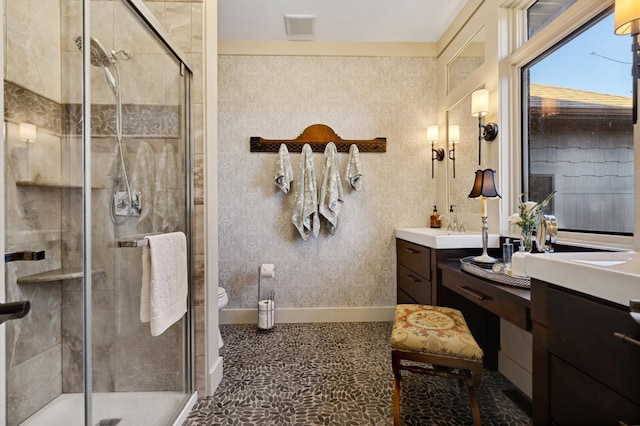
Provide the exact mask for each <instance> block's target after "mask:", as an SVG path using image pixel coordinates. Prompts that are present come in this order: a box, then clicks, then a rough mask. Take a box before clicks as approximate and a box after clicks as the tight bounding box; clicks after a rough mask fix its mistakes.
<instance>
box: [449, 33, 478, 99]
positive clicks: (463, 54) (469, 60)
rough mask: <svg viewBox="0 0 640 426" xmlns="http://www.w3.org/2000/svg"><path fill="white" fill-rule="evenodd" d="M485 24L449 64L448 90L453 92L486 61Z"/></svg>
mask: <svg viewBox="0 0 640 426" xmlns="http://www.w3.org/2000/svg"><path fill="white" fill-rule="evenodd" d="M484 38H485V36H484V26H482V27H481V28H480V29H479V30H478V32H476V33H475V34H474V35H473V37H471V39H470V40H469V41H468V42H467V44H465V45H464V47H463V48H462V49H461V50H460V52H458V54H457V55H456V56H454V58H453V59H452V60H451V62H449V63H448V64H447V91H448V92H451V91H452V90H453V89H455V88H456V87H457V86H458V84H460V83H462V82H463V81H464V80H465V79H466V78H467V76H468V75H469V74H471V73H472V72H474V71H475V70H476V69H478V68H479V67H480V65H482V64H483V63H484V49H485V42H484Z"/></svg>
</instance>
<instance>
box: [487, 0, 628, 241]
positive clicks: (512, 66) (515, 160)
mask: <svg viewBox="0 0 640 426" xmlns="http://www.w3.org/2000/svg"><path fill="white" fill-rule="evenodd" d="M507 3H508V5H507ZM531 4H532V2H531V1H530V0H526V1H524V0H523V1H516V2H513V1H508V0H505V1H504V2H503V6H507V7H506V9H507V19H505V20H503V21H502V22H503V23H505V24H506V25H507V31H506V33H507V34H509V36H510V40H511V44H510V46H506V47H501V49H502V51H501V52H500V57H504V58H505V60H506V61H505V62H506V63H507V64H508V65H507V66H506V67H504V68H503V70H506V72H505V73H501V75H500V81H499V84H500V105H501V110H500V116H501V117H503V119H502V120H501V121H502V122H503V123H504V122H506V123H510V125H509V128H508V135H505V136H507V137H506V138H504V139H505V140H506V141H510V142H506V143H505V144H504V145H503V148H504V149H503V151H506V153H505V154H502V155H501V158H500V169H501V170H504V171H507V173H502V175H503V176H504V179H505V180H506V179H510V182H509V184H508V188H509V191H508V193H506V192H507V191H504V192H503V198H504V200H503V201H506V202H504V203H503V205H502V207H501V212H500V214H501V217H508V216H509V215H510V214H511V213H512V212H511V210H512V206H515V205H516V203H517V200H518V197H519V195H520V193H521V192H522V188H525V185H524V184H525V182H526V179H525V178H524V173H523V172H524V170H525V168H524V165H525V164H527V162H528V153H527V152H525V150H523V143H522V139H523V137H524V136H523V135H524V129H526V122H525V121H524V120H525V119H524V118H523V116H524V105H523V94H524V93H525V90H526V88H525V86H524V82H523V81H522V75H523V72H522V68H523V67H525V66H527V65H528V64H530V63H532V62H534V61H535V60H536V59H537V58H539V57H540V56H541V55H543V54H544V53H545V52H547V51H548V50H550V49H553V48H554V46H556V45H557V44H558V43H560V42H562V41H563V40H565V39H566V38H567V37H569V36H570V35H572V34H573V33H575V32H576V31H577V30H579V29H580V27H582V26H583V25H585V24H586V23H588V22H590V21H592V20H593V19H595V18H597V17H598V16H600V15H601V14H603V13H606V12H607V10H609V9H610V8H611V7H613V1H612V0H581V1H578V2H576V3H574V4H573V5H571V6H570V7H569V8H567V9H566V10H565V11H564V12H563V13H561V14H560V15H559V16H558V17H557V18H556V19H554V20H553V21H552V22H550V23H549V24H548V25H547V26H546V27H544V28H543V29H541V30H540V31H539V32H538V33H536V34H535V35H534V36H533V37H531V39H528V40H527V39H526V37H527V25H526V12H527V8H528V7H529V6H530V5H531ZM611 31H613V29H611ZM629 42H630V43H631V40H629ZM506 44H507V45H509V43H506ZM503 128H504V127H503ZM637 133H638V132H636V131H635V130H634V145H635V146H638V144H637V140H638V135H637ZM636 151H637V150H636ZM637 158H638V156H637V155H636V157H635V159H636V160H637ZM634 169H636V170H637V167H636V166H634ZM636 175H637V173H636ZM634 179H635V181H636V182H638V177H637V176H636V177H635V178H634ZM502 183H503V187H504V188H507V186H504V185H505V184H506V182H505V181H504V180H503V182H502ZM639 190H640V188H638V185H636V186H635V189H634V203H635V206H636V207H637V206H638V202H637V199H638V193H639ZM505 193H506V194H505ZM505 195H506V197H505ZM636 216H638V214H636ZM638 223H639V220H638V219H636V220H635V223H634V233H635V230H636V229H638V228H637V227H638ZM501 230H502V231H503V233H506V234H508V233H509V232H510V230H509V229H507V227H506V226H505V227H504V228H503V229H501ZM511 232H513V231H511ZM558 241H559V242H561V243H565V244H569V245H576V246H585V247H586V246H588V247H593V246H596V247H607V248H614V249H632V248H633V245H634V237H631V236H621V235H612V234H593V233H580V232H574V231H570V232H569V231H560V232H558Z"/></svg>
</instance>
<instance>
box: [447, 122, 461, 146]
mask: <svg viewBox="0 0 640 426" xmlns="http://www.w3.org/2000/svg"><path fill="white" fill-rule="evenodd" d="M459 140H460V126H459V125H457V124H452V125H451V126H449V142H451V143H453V142H458V141H459Z"/></svg>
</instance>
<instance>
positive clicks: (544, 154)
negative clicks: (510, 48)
mask: <svg viewBox="0 0 640 426" xmlns="http://www.w3.org/2000/svg"><path fill="white" fill-rule="evenodd" d="M630 45H631V39H630V37H620V36H616V35H614V33H613V14H612V13H607V14H605V16H601V17H599V18H597V19H595V20H594V21H593V22H590V23H588V24H586V25H585V26H584V27H583V28H582V29H581V30H579V31H577V32H576V33H575V34H572V35H571V36H570V37H568V38H567V39H566V40H564V41H563V42H561V43H560V44H559V45H557V46H554V47H553V48H552V49H550V50H549V51H547V52H546V53H545V55H543V56H541V57H539V58H537V59H536V60H535V61H533V62H532V63H530V64H529V65H527V66H525V67H524V68H523V69H522V81H523V91H524V93H523V106H524V108H523V114H524V117H523V123H524V125H523V132H524V135H523V145H524V146H523V153H525V154H524V156H523V157H524V158H523V160H524V161H523V182H524V186H525V190H524V192H527V193H528V194H529V199H531V200H535V201H539V200H542V199H543V198H544V197H545V196H546V195H547V194H548V193H549V192H550V190H552V189H556V190H557V191H558V195H557V196H556V197H554V199H553V204H552V205H551V204H550V205H549V206H548V209H547V210H548V213H550V214H554V215H555V216H556V218H557V219H558V225H559V226H560V229H561V230H563V231H574V232H588V233H604V234H614V235H632V233H633V216H634V215H633V206H634V198H633V197H634V193H633V191H634V188H633V125H632V118H631V107H632V102H631V101H632V99H631V92H632V79H631V71H630V70H631V53H630Z"/></svg>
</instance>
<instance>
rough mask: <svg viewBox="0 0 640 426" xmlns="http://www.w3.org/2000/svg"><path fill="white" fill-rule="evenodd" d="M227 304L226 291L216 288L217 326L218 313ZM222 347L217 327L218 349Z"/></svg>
mask: <svg viewBox="0 0 640 426" xmlns="http://www.w3.org/2000/svg"><path fill="white" fill-rule="evenodd" d="M227 303H229V296H227V291H226V290H225V289H224V288H222V287H218V324H219V323H220V311H221V310H222V309H223V308H224V307H225V306H227ZM222 345H223V342H222V334H221V333H220V325H218V349H219V348H221V347H222Z"/></svg>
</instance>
